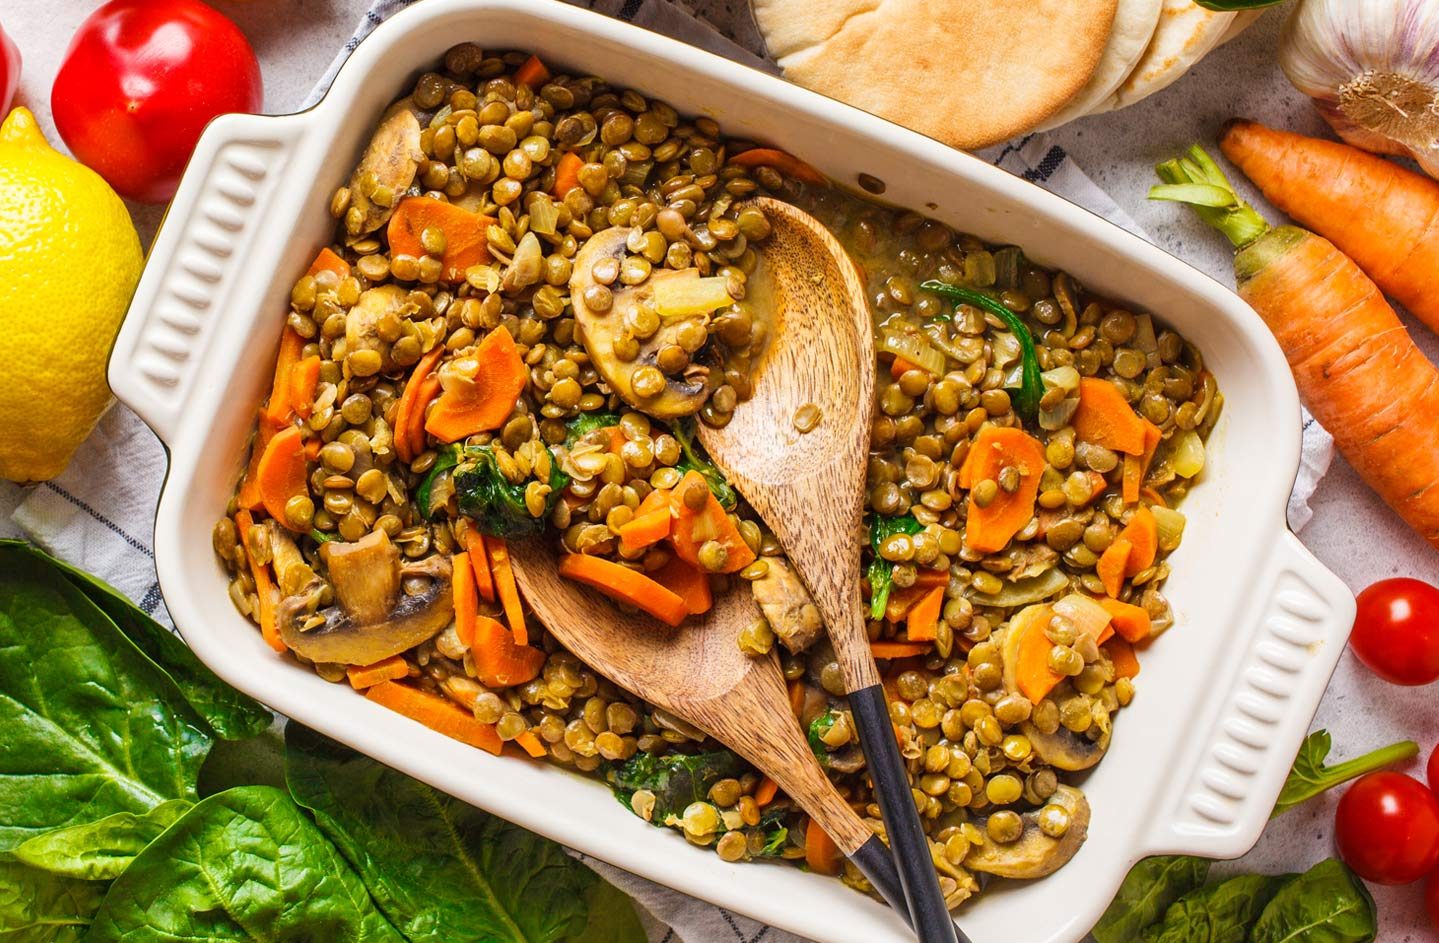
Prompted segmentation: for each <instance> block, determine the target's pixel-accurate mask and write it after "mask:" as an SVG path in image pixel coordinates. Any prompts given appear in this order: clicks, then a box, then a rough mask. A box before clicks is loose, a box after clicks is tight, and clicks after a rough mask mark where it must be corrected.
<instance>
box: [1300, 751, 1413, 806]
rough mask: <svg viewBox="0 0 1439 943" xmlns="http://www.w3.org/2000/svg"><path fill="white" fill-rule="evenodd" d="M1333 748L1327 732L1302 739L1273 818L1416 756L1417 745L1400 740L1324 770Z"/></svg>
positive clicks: (1326, 767)
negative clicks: (1345, 784)
mask: <svg viewBox="0 0 1439 943" xmlns="http://www.w3.org/2000/svg"><path fill="white" fill-rule="evenodd" d="M1332 747H1333V740H1332V739H1331V738H1330V736H1329V731H1327V730H1316V731H1314V732H1313V733H1311V734H1310V735H1309V736H1308V737H1305V738H1304V743H1303V744H1302V745H1301V746H1300V747H1299V755H1298V756H1297V757H1296V758H1295V760H1294V768H1293V769H1291V770H1290V771H1289V778H1288V779H1286V780H1285V781H1284V788H1283V789H1281V790H1280V791H1279V800H1278V801H1277V802H1275V803H1274V813H1273V814H1274V815H1282V814H1283V813H1285V812H1288V811H1289V810H1290V809H1292V808H1294V807H1295V806H1296V805H1299V804H1300V803H1303V802H1308V801H1309V800H1310V799H1313V798H1314V797H1315V796H1317V795H1320V794H1321V793H1323V792H1325V791H1327V790H1329V789H1333V788H1334V787H1335V786H1338V785H1341V784H1342V783H1347V782H1349V780H1351V779H1357V778H1359V777H1360V776H1363V775H1364V774H1365V773H1370V772H1373V771H1374V770H1376V769H1382V768H1383V767H1385V766H1389V765H1391V764H1394V763H1399V762H1402V761H1404V760H1408V759H1412V758H1414V757H1415V756H1418V754H1419V744H1417V743H1415V742H1414V741H1413V740H1401V741H1399V742H1398V743H1392V744H1390V745H1389V746H1387V747H1381V748H1379V749H1378V750H1374V751H1372V752H1370V753H1366V754H1364V755H1363V756H1358V757H1355V758H1354V759H1352V760H1346V761H1345V762H1343V763H1337V764H1335V765H1334V766H1326V765H1325V764H1324V761H1325V759H1327V758H1328V756H1329V751H1330V749H1331V748H1332Z"/></svg>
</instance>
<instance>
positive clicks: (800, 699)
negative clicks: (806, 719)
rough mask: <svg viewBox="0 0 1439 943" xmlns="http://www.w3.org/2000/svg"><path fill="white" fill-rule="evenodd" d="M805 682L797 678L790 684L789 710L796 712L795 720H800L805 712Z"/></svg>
mask: <svg viewBox="0 0 1439 943" xmlns="http://www.w3.org/2000/svg"><path fill="white" fill-rule="evenodd" d="M804 696H805V691H804V680H803V679H801V678H796V679H794V680H793V681H791V682H790V683H789V709H790V710H792V711H794V719H795V720H799V719H800V715H801V714H803V712H804Z"/></svg>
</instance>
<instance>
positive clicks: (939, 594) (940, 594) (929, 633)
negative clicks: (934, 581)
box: [905, 586, 944, 642]
mask: <svg viewBox="0 0 1439 943" xmlns="http://www.w3.org/2000/svg"><path fill="white" fill-rule="evenodd" d="M943 606H944V587H943V586H936V587H934V588H933V589H931V590H929V591H928V592H926V593H925V594H924V596H923V598H921V599H920V601H919V602H917V603H915V604H914V606H912V607H911V608H910V610H909V615H908V617H907V618H906V620H905V635H906V636H908V638H909V640H910V641H911V642H933V641H934V640H935V639H936V638H938V637H939V611H940V609H941V608H943Z"/></svg>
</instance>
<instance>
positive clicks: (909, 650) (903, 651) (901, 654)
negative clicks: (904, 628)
mask: <svg viewBox="0 0 1439 943" xmlns="http://www.w3.org/2000/svg"><path fill="white" fill-rule="evenodd" d="M933 648H934V646H933V645H931V644H930V643H929V642H898V641H889V642H886V641H879V642H870V643H869V651H870V654H871V655H873V656H874V657H875V658H910V657H912V656H914V655H925V654H928V653H929V652H930V650H931V649H933Z"/></svg>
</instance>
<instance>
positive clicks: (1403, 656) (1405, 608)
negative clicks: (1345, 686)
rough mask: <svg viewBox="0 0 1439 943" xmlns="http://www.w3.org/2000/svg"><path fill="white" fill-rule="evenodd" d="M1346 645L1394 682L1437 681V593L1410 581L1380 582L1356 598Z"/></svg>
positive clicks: (1426, 585)
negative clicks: (1352, 624) (1356, 603)
mask: <svg viewBox="0 0 1439 943" xmlns="http://www.w3.org/2000/svg"><path fill="white" fill-rule="evenodd" d="M1358 602H1359V611H1358V614H1357V615H1356V616H1355V617H1354V634H1352V635H1351V636H1349V647H1350V648H1352V649H1353V650H1354V654H1355V655H1357V656H1358V657H1359V660H1360V661H1362V662H1364V664H1365V665H1367V666H1368V667H1369V670H1370V671H1373V672H1374V673H1375V674H1377V675H1378V676H1379V677H1381V678H1383V679H1384V680H1385V681H1390V682H1392V683H1394V684H1410V685H1414V684H1429V683H1430V682H1431V681H1439V589H1435V588H1434V587H1433V586H1430V585H1429V584H1428V583H1425V582H1422V581H1420V580H1413V579H1404V578H1398V579H1388V580H1380V581H1379V582H1377V583H1375V584H1374V585H1373V586H1370V587H1369V588H1368V589H1366V590H1364V591H1363V592H1362V593H1360V594H1359V599H1358Z"/></svg>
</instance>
